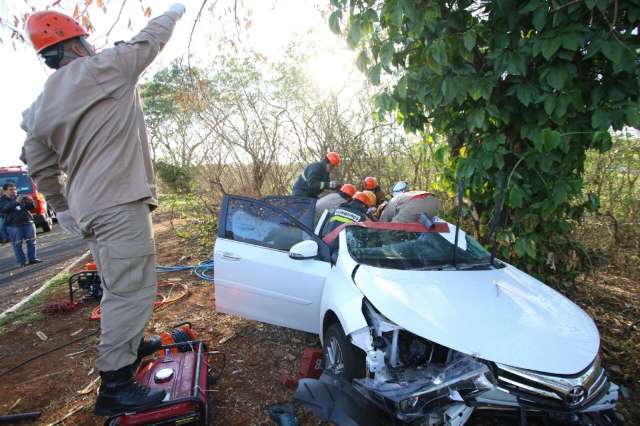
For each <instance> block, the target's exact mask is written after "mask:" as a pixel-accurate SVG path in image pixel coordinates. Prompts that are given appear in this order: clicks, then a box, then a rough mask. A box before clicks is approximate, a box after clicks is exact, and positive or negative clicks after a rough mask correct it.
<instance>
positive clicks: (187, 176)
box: [154, 160, 194, 194]
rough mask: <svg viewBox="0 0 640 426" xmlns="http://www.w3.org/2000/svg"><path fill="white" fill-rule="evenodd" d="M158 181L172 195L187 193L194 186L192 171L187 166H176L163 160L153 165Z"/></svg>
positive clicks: (191, 168)
mask: <svg viewBox="0 0 640 426" xmlns="http://www.w3.org/2000/svg"><path fill="white" fill-rule="evenodd" d="M154 165H155V167H156V173H157V174H158V177H159V178H160V180H161V181H162V182H163V183H164V184H165V185H167V186H168V187H169V189H170V190H171V191H172V192H174V193H178V194H180V193H189V192H191V190H192V189H193V185H194V169H193V167H191V166H189V165H176V164H173V163H169V162H167V161H165V160H157V161H156V162H155V163H154Z"/></svg>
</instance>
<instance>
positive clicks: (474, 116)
mask: <svg viewBox="0 0 640 426" xmlns="http://www.w3.org/2000/svg"><path fill="white" fill-rule="evenodd" d="M467 123H468V125H469V128H470V129H471V130H473V129H483V128H484V127H485V122H484V110H483V109H475V110H473V111H471V113H470V114H469V116H468V117H467Z"/></svg>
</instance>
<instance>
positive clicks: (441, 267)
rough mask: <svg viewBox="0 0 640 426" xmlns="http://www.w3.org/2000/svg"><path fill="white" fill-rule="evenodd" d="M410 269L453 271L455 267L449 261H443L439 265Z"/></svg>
mask: <svg viewBox="0 0 640 426" xmlns="http://www.w3.org/2000/svg"><path fill="white" fill-rule="evenodd" d="M410 270H411V271H455V270H456V267H455V266H453V264H451V263H443V264H440V265H430V266H421V267H419V268H411V269H410Z"/></svg>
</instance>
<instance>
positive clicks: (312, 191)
mask: <svg viewBox="0 0 640 426" xmlns="http://www.w3.org/2000/svg"><path fill="white" fill-rule="evenodd" d="M340 160H341V159H340V154H338V153H337V152H333V151H332V152H329V153H328V154H327V155H326V156H325V157H324V159H322V160H320V161H318V162H315V163H311V164H309V165H308V166H307V167H305V168H304V171H303V172H302V174H301V175H300V176H299V177H298V179H297V180H296V182H295V183H294V184H293V195H295V196H297V197H312V198H318V195H320V193H321V192H322V191H324V190H325V189H336V188H338V186H339V183H338V182H337V181H335V180H331V171H332V170H334V169H336V168H338V166H339V165H340Z"/></svg>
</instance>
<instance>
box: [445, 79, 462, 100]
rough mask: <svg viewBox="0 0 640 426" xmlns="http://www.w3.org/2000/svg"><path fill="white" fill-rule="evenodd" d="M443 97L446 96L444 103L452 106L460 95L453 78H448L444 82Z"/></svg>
mask: <svg viewBox="0 0 640 426" xmlns="http://www.w3.org/2000/svg"><path fill="white" fill-rule="evenodd" d="M441 90H442V96H444V102H445V103H446V104H450V103H451V102H453V100H454V99H455V98H456V96H457V94H458V86H457V85H456V82H455V80H454V79H453V78H451V77H447V78H445V79H444V80H443V81H442V87H441Z"/></svg>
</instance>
